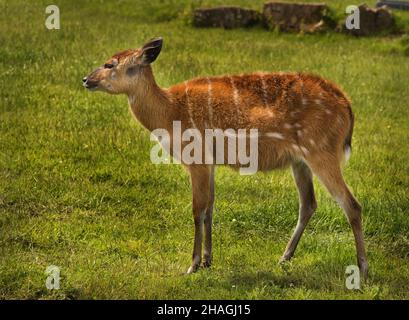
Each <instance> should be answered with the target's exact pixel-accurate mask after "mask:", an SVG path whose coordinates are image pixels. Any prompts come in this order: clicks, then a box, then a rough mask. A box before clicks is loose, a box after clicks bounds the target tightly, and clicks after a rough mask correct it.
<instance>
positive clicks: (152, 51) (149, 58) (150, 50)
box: [142, 37, 163, 64]
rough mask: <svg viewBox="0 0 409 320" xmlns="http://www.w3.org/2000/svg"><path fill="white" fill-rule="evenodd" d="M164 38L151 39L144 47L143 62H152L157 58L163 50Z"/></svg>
mask: <svg viewBox="0 0 409 320" xmlns="http://www.w3.org/2000/svg"><path fill="white" fill-rule="evenodd" d="M162 43H163V39H162V38H160V37H159V38H154V39H152V40H149V41H148V42H147V43H146V44H145V45H144V46H143V47H142V63H143V64H150V63H152V62H154V61H155V60H156V58H157V57H158V55H159V53H160V51H161V50H162Z"/></svg>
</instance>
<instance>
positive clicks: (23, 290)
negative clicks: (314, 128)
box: [0, 0, 409, 299]
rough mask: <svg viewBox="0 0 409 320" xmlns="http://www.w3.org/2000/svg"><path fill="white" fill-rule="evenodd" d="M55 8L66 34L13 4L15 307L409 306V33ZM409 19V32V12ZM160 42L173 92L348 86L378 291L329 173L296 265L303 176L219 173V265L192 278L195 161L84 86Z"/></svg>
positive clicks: (164, 6) (8, 117) (2, 215)
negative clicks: (209, 22)
mask: <svg viewBox="0 0 409 320" xmlns="http://www.w3.org/2000/svg"><path fill="white" fill-rule="evenodd" d="M54 3H55V4H57V5H58V6H59V8H60V11H61V30H58V31H49V30H47V29H46V28H45V27H44V21H45V7H46V5H48V4H49V3H47V1H36V2H35V3H34V2H33V3H31V4H30V5H27V4H26V3H25V2H24V1H13V2H8V1H7V2H6V1H5V0H0V15H1V19H0V65H1V70H2V72H1V73H0V83H1V90H0V97H1V105H0V152H1V154H0V298H1V299H94V298H103V299H107V298H112V299H119V298H132V299H155V298H162V299H173V298H174V299H180V298H192V299H210V298H212V299H224V298H226V299H408V298H409V294H408V292H409V291H408V290H409V263H408V261H409V254H408V253H409V215H408V214H409V193H408V187H409V176H408V172H409V162H408V158H409V151H408V150H409V148H408V141H409V140H408V138H409V137H408V132H409V121H408V119H409V105H408V102H407V99H406V97H407V96H408V95H409V86H408V83H409V61H408V57H407V56H405V52H406V51H407V49H406V51H405V48H404V45H406V44H407V37H406V38H405V37H402V36H399V35H395V36H384V37H372V38H362V39H358V38H354V37H348V36H345V35H341V34H335V33H327V34H323V35H309V36H299V35H295V34H277V33H274V32H268V31H265V30H263V29H261V28H253V29H248V30H244V29H239V30H229V31H225V30H222V29H194V28H192V27H191V26H190V25H189V24H188V23H187V21H188V20H189V19H188V13H189V12H190V10H191V8H192V7H194V6H199V5H208V4H221V3H227V4H241V5H247V6H250V7H260V6H261V4H262V1H249V0H248V1H245V0H242V1H221V0H217V1H201V2H200V1H198V2H195V3H194V4H192V3H190V2H189V1H187V0H184V1H159V0H151V1H148V2H146V1H130V0H124V1H120V2H118V3H116V2H113V1H112V2H107V1H96V0H95V1H91V0H90V1H79V0H75V1H71V0H70V1H68V0H64V1H63V0H59V1H55V2H54ZM370 3H371V4H373V3H374V1H370ZM348 4H351V3H349V1H339V2H338V1H337V4H336V5H332V6H333V8H334V10H338V11H339V10H343V8H344V7H346V5H348ZM341 12H342V11H341ZM399 18H400V20H399V21H400V23H401V24H402V25H404V26H408V21H409V16H408V14H407V13H399ZM405 19H406V20H405ZM158 35H161V36H163V37H164V39H165V44H164V48H163V50H162V53H161V55H160V57H159V58H158V60H157V61H156V62H155V64H154V71H155V75H156V78H157V82H158V83H159V84H160V85H162V86H163V87H168V86H170V85H172V84H174V83H177V82H180V81H183V80H185V79H188V78H191V77H195V76H199V75H217V74H225V73H242V72H251V71H255V70H266V71H269V70H271V71H273V70H292V71H305V72H314V73H317V74H320V75H322V76H324V77H326V78H328V79H331V80H333V81H335V82H337V83H338V84H340V85H341V86H342V88H343V89H344V90H345V91H346V92H347V93H348V95H349V96H350V97H351V99H352V101H353V109H354V111H355V114H356V126H355V131H354V140H353V147H354V153H353V155H352V158H351V160H350V162H349V163H348V165H347V167H346V168H345V176H346V180H347V181H348V183H349V185H350V186H351V188H352V189H353V191H354V193H355V195H356V197H357V198H358V199H359V201H360V202H361V204H362V205H363V208H364V211H363V214H364V228H365V236H366V243H367V249H368V255H369V263H370V268H371V269H370V277H369V279H368V281H367V282H366V283H365V284H363V285H362V289H361V290H360V291H350V290H347V289H346V287H345V277H346V276H345V268H346V266H348V265H350V264H355V249H354V245H353V236H352V232H351V230H350V228H349V226H348V223H347V222H346V219H345V217H344V216H343V214H342V212H341V210H340V209H339V208H338V207H337V206H336V205H335V203H334V202H333V201H332V200H331V199H330V197H329V196H328V194H327V192H326V191H325V190H324V189H323V188H322V187H321V186H320V185H319V183H318V182H317V181H315V182H316V183H315V186H316V192H317V199H318V210H317V213H316V214H315V216H314V217H313V219H312V221H311V222H310V224H309V226H308V228H307V230H306V232H305V234H304V236H303V238H302V240H301V243H300V245H299V248H298V250H297V252H296V255H295V258H294V259H293V261H292V262H291V263H289V264H287V265H285V266H284V267H280V266H279V265H278V264H277V262H278V259H279V257H280V255H281V254H282V252H283V250H284V248H285V245H286V242H287V241H288V239H289V237H290V235H291V232H292V230H293V228H294V226H295V223H296V220H297V207H298V200H297V193H296V189H295V186H294V183H293V181H292V178H291V175H290V173H289V171H288V170H287V171H279V172H272V173H269V174H257V175H255V176H250V177H247V176H240V175H238V174H237V173H236V172H233V171H231V170H230V169H227V168H219V169H218V170H217V178H216V190H217V191H216V195H217V198H216V209H215V221H214V266H213V267H212V268H210V269H208V270H200V271H199V272H198V273H197V274H194V275H192V276H182V275H181V274H182V272H184V271H186V270H187V267H188V266H189V263H190V258H191V249H192V248H191V246H192V240H193V221H192V217H191V203H190V201H191V195H190V187H189V181H188V177H187V175H186V173H185V171H184V170H183V168H182V167H180V166H177V165H168V166H167V165H159V166H158V165H154V164H152V163H151V162H150V160H149V150H150V148H151V146H152V143H151V142H150V141H149V133H148V132H146V131H145V130H144V129H143V128H142V127H141V126H140V125H139V124H138V123H136V122H135V121H134V119H133V118H132V117H131V115H130V112H129V111H128V108H127V100H126V97H124V96H108V95H102V94H91V93H90V92H87V91H85V90H84V89H83V88H82V87H81V78H82V77H83V76H84V75H86V74H88V73H89V72H90V71H91V70H93V69H94V68H95V67H96V66H98V65H100V64H101V63H102V62H103V61H105V59H106V58H108V57H109V56H111V55H112V54H113V53H115V52H117V51H119V50H122V49H126V48H129V47H137V46H139V45H141V44H142V43H143V42H144V41H145V40H147V39H149V38H151V37H153V36H158ZM49 265H57V266H59V267H60V269H61V277H62V278H61V288H60V290H54V291H49V290H47V289H46V286H45V279H46V275H45V273H44V272H45V269H46V267H47V266H49Z"/></svg>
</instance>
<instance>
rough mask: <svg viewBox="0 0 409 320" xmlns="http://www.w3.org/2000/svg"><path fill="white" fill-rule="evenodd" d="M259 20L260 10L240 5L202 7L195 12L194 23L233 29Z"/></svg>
mask: <svg viewBox="0 0 409 320" xmlns="http://www.w3.org/2000/svg"><path fill="white" fill-rule="evenodd" d="M259 21H260V13H259V12H257V11H256V10H251V9H246V8H240V7H217V8H209V9H205V8H200V9H196V10H194V12H193V25H194V26H195V27H220V28H225V29H233V28H243V27H250V26H252V25H255V24H257V23H259Z"/></svg>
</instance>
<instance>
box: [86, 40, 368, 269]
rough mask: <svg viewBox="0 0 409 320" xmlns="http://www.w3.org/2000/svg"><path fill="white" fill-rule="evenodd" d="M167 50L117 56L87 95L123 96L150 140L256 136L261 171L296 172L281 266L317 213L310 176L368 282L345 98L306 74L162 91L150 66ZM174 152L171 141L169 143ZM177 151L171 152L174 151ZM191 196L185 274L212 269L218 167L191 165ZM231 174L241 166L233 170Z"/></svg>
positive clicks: (152, 46) (199, 81) (229, 79)
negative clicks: (293, 211) (292, 216)
mask: <svg viewBox="0 0 409 320" xmlns="http://www.w3.org/2000/svg"><path fill="white" fill-rule="evenodd" d="M161 49H162V39H161V38H157V39H153V40H151V41H149V42H148V43H146V44H145V45H144V46H143V47H142V48H139V49H135V50H126V51H123V52H120V53H117V54H115V55H114V56H113V57H112V58H110V59H109V60H108V61H107V62H106V63H105V64H104V65H103V66H102V67H99V68H98V69H96V70H95V71H94V72H92V73H91V74H90V75H89V76H87V77H85V78H84V79H83V85H84V86H85V87H86V88H87V89H89V90H101V91H105V92H107V93H110V94H120V93H124V94H126V95H127V96H128V100H129V105H130V108H131V110H132V113H133V114H134V116H135V117H136V118H137V119H138V120H139V121H140V123H141V124H142V125H143V126H144V127H145V128H147V129H148V130H150V131H151V132H152V131H153V130H155V129H158V128H163V129H166V130H167V131H168V132H172V130H173V127H172V124H173V122H174V121H180V123H181V125H182V129H189V128H192V127H193V128H196V129H198V130H199V131H200V132H203V131H204V130H205V129H209V128H210V129H212V128H219V129H222V130H225V129H227V128H233V129H236V130H237V129H240V128H244V129H252V128H256V129H258V131H259V132H260V133H261V135H260V139H259V141H258V170H260V171H268V170H272V169H276V168H283V167H288V166H291V168H292V172H293V176H294V179H295V183H296V185H297V188H298V193H299V199H300V200H299V203H300V205H299V218H298V222H297V225H296V228H295V231H294V233H293V235H292V237H291V239H290V241H289V242H288V244H287V247H286V249H285V252H284V254H283V256H282V258H281V261H286V260H289V259H291V257H292V256H293V254H294V251H295V249H296V247H297V244H298V242H299V240H300V238H301V235H302V233H303V231H304V229H305V227H306V225H307V223H308V221H309V220H310V218H311V216H312V215H313V213H314V211H315V210H316V208H317V203H316V200H315V195H314V188H313V180H312V173H314V174H315V175H316V176H317V177H318V178H319V180H320V181H321V182H322V183H323V185H324V186H325V187H326V188H327V189H328V191H329V193H330V194H331V196H332V197H333V198H334V199H335V200H336V201H337V202H338V204H339V205H340V206H341V207H342V209H343V210H344V211H345V214H346V216H347V218H348V220H349V223H350V224H351V227H352V231H353V234H354V237H355V245H356V251H357V260H358V265H359V267H360V270H361V272H362V273H363V275H364V276H366V274H367V270H368V264H367V260H366V254H365V248H364V240H363V232H362V226H361V206H360V205H359V203H358V202H357V200H355V198H354V196H353V195H352V193H351V191H350V190H349V189H348V187H347V185H346V183H345V182H344V179H343V176H342V173H341V164H342V163H343V161H344V160H345V158H347V157H348V155H349V153H350V151H351V138H352V131H353V125H354V116H353V114H352V110H351V104H350V101H349V100H348V98H347V97H346V96H345V94H344V93H343V92H342V91H341V90H340V89H339V88H338V87H337V86H336V85H335V84H333V83H331V82H329V81H327V80H324V79H322V78H320V77H318V76H315V75H309V74H302V73H262V72H258V73H254V74H246V75H233V76H220V77H204V78H196V79H192V80H188V81H185V82H184V83H180V84H177V85H175V86H173V87H171V88H169V89H162V88H160V87H159V86H158V85H157V84H156V82H155V79H154V76H153V73H152V68H151V65H150V64H151V63H152V62H153V61H155V60H156V58H157V56H158V55H159V53H160V51H161ZM171 144H172V141H171ZM171 148H172V147H171ZM182 163H183V164H184V165H185V167H186V168H187V170H188V172H189V173H190V177H191V184H192V193H193V205H192V207H193V218H194V224H195V238H194V246H193V259H192V264H191V266H190V267H189V269H188V273H192V272H194V271H196V270H197V269H198V267H199V266H200V264H201V261H202V242H203V241H202V238H203V230H204V254H203V258H204V261H203V266H204V267H208V266H210V265H211V262H212V212H213V203H214V165H213V164H196V163H194V164H186V163H184V162H183V160H182ZM232 166H233V167H238V165H234V164H232Z"/></svg>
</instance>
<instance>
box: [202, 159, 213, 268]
mask: <svg viewBox="0 0 409 320" xmlns="http://www.w3.org/2000/svg"><path fill="white" fill-rule="evenodd" d="M210 170H211V171H210V177H209V178H210V181H209V184H210V195H209V203H208V206H207V210H206V215H205V220H204V230H205V243H204V254H203V258H204V261H203V267H204V268H208V267H210V266H211V264H212V224H213V204H214V166H213V167H212V168H211V169H210Z"/></svg>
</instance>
